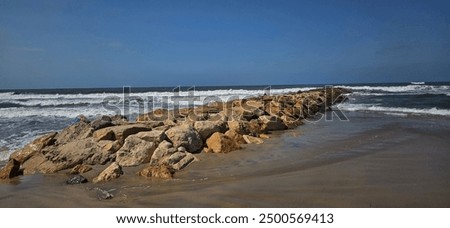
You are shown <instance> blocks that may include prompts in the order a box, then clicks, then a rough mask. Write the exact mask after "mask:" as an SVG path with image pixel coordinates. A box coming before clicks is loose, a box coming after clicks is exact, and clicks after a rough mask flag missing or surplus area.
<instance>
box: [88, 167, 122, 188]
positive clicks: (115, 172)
mask: <svg viewBox="0 0 450 228" xmlns="http://www.w3.org/2000/svg"><path fill="white" fill-rule="evenodd" d="M122 174H123V172H122V167H120V165H118V164H117V163H115V162H113V163H112V164H111V165H110V166H108V167H107V168H106V169H105V170H103V171H102V172H101V173H100V174H99V175H98V176H97V177H96V178H94V180H93V181H92V182H94V183H98V182H102V181H110V180H112V179H115V178H118V177H120V176H121V175H122Z"/></svg>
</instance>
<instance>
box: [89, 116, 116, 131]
mask: <svg viewBox="0 0 450 228" xmlns="http://www.w3.org/2000/svg"><path fill="white" fill-rule="evenodd" d="M90 124H91V127H92V128H93V129H94V130H98V129H102V128H105V127H111V126H113V125H114V124H113V123H112V120H111V117H109V116H102V117H100V118H98V119H95V120H93V121H92V122H91V123H90Z"/></svg>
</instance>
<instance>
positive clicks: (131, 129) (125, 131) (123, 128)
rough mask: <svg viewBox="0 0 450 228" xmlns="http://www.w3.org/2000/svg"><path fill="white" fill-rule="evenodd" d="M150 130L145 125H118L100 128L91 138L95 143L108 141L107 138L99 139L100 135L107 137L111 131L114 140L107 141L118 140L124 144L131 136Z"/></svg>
mask: <svg viewBox="0 0 450 228" xmlns="http://www.w3.org/2000/svg"><path fill="white" fill-rule="evenodd" d="M150 130H151V128H150V127H149V126H148V125H146V124H127V125H120V126H113V127H107V128H102V129H100V130H97V131H95V132H94V133H93V137H94V138H95V139H97V141H100V140H108V139H107V138H99V137H100V136H101V135H107V134H110V133H109V132H110V131H112V132H113V133H114V138H112V139H109V140H119V141H120V142H122V143H123V142H124V141H125V139H126V138H127V137H128V136H130V135H133V134H136V133H139V132H142V131H150Z"/></svg>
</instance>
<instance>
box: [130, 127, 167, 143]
mask: <svg viewBox="0 0 450 228" xmlns="http://www.w3.org/2000/svg"><path fill="white" fill-rule="evenodd" d="M136 137H138V138H140V139H142V140H145V141H147V142H154V143H155V144H159V143H160V142H162V141H163V140H165V139H166V134H165V133H164V131H163V130H152V131H143V132H139V133H137V134H136Z"/></svg>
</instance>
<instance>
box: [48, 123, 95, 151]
mask: <svg viewBox="0 0 450 228" xmlns="http://www.w3.org/2000/svg"><path fill="white" fill-rule="evenodd" d="M93 130H94V129H93V128H92V127H91V125H90V124H89V123H88V122H86V121H79V122H77V123H75V124H72V125H70V126H69V127H66V128H64V129H63V130H62V131H61V132H59V133H58V134H57V135H56V136H55V140H56V142H55V144H57V145H62V144H66V143H69V142H73V141H77V140H81V139H86V138H89V137H91V136H92V132H93Z"/></svg>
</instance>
